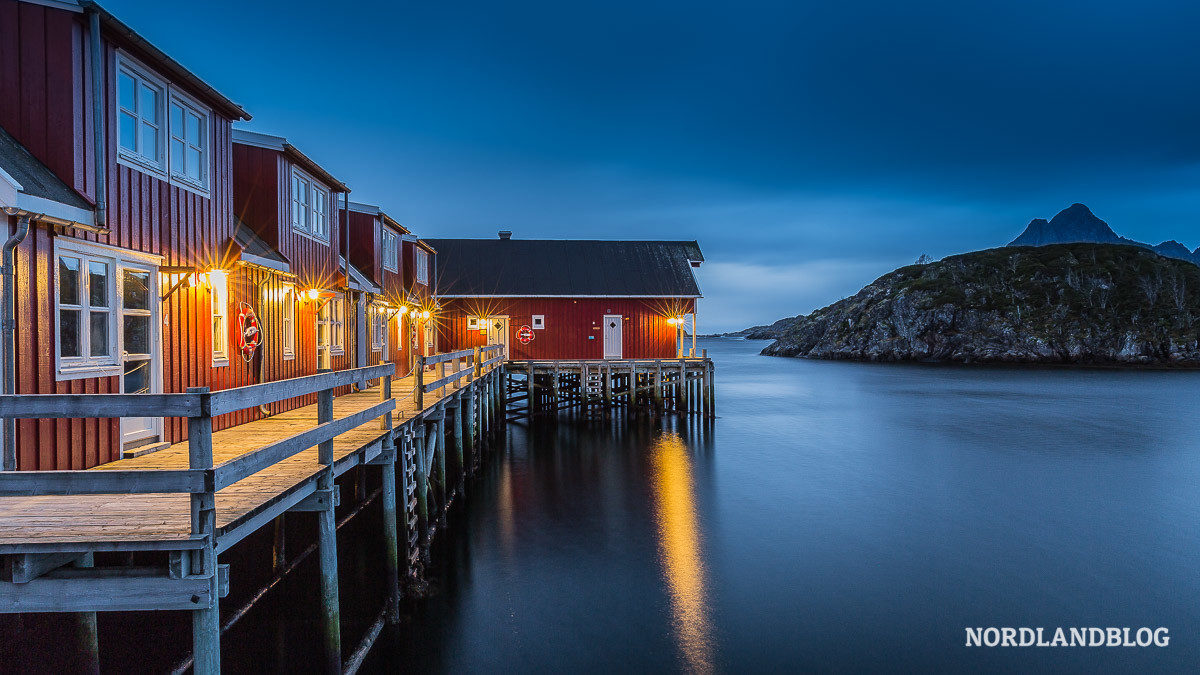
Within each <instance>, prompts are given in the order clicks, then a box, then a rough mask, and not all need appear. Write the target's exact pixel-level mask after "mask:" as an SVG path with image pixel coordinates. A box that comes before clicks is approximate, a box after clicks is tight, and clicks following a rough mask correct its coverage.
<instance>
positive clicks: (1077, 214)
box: [1009, 204, 1200, 265]
mask: <svg viewBox="0 0 1200 675" xmlns="http://www.w3.org/2000/svg"><path fill="white" fill-rule="evenodd" d="M1080 242H1086V243H1092V244H1126V245H1129V246H1141V247H1142V248H1148V249H1150V250H1151V251H1154V252H1155V253H1158V254H1160V255H1164V256H1166V257H1168V258H1178V259H1179V260H1186V261H1188V262H1191V263H1195V264H1197V265H1200V247H1197V248H1196V250H1195V251H1191V250H1188V248H1187V247H1186V246H1184V245H1183V244H1181V243H1179V242H1177V241H1175V240H1171V241H1164V242H1163V243H1161V244H1158V245H1157V246H1151V245H1150V244H1144V243H1142V242H1140V241H1134V240H1132V239H1126V238H1125V237H1122V236H1121V235H1119V234H1117V233H1116V232H1113V229H1112V228H1111V227H1109V226H1108V223H1106V222H1104V221H1103V220H1100V219H1099V218H1097V217H1096V216H1095V214H1093V213H1092V211H1091V209H1089V208H1088V207H1086V206H1084V205H1083V204H1072V205H1070V206H1068V207H1067V208H1065V209H1063V210H1062V211H1059V212H1058V215H1056V216H1054V218H1052V219H1051V220H1050V221H1048V222H1047V221H1046V219H1045V218H1034V219H1033V220H1031V221H1029V224H1028V225H1026V226H1025V231H1024V232H1022V233H1021V236H1019V237H1017V238H1016V239H1013V240H1012V242H1010V243H1009V246H1046V245H1048V244H1073V243H1080Z"/></svg>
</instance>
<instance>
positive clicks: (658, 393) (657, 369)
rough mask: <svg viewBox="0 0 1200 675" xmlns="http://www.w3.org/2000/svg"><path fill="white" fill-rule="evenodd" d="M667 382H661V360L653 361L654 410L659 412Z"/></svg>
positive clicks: (661, 407) (661, 408)
mask: <svg viewBox="0 0 1200 675" xmlns="http://www.w3.org/2000/svg"><path fill="white" fill-rule="evenodd" d="M666 388H667V384H666V383H665V382H663V369H662V361H655V362H654V411H655V412H658V413H661V412H662V410H663V395H664V394H665V393H666V391H665V390H666Z"/></svg>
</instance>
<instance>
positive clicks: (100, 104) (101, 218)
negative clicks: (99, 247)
mask: <svg viewBox="0 0 1200 675" xmlns="http://www.w3.org/2000/svg"><path fill="white" fill-rule="evenodd" d="M87 11H88V18H89V20H90V21H91V30H90V31H89V33H90V35H89V41H90V43H91V49H92V154H93V155H94V156H95V160H96V171H95V173H96V226H97V227H107V226H108V176H107V171H106V169H107V166H108V157H106V156H105V152H104V62H103V58H102V56H101V54H102V53H103V49H102V44H101V40H100V13H99V12H98V11H96V8H95V7H88V10H87Z"/></svg>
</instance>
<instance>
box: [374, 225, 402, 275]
mask: <svg viewBox="0 0 1200 675" xmlns="http://www.w3.org/2000/svg"><path fill="white" fill-rule="evenodd" d="M382 229H383V232H382V234H381V235H380V237H379V242H380V243H379V251H380V256H381V257H382V258H383V269H385V270H387V271H389V272H399V271H400V235H399V234H398V233H397V232H395V231H394V230H392V228H390V227H383V228H382Z"/></svg>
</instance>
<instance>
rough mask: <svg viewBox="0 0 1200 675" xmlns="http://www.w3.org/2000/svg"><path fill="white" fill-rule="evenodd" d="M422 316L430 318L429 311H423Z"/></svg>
mask: <svg viewBox="0 0 1200 675" xmlns="http://www.w3.org/2000/svg"><path fill="white" fill-rule="evenodd" d="M421 318H422V319H428V318H429V312H421Z"/></svg>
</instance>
